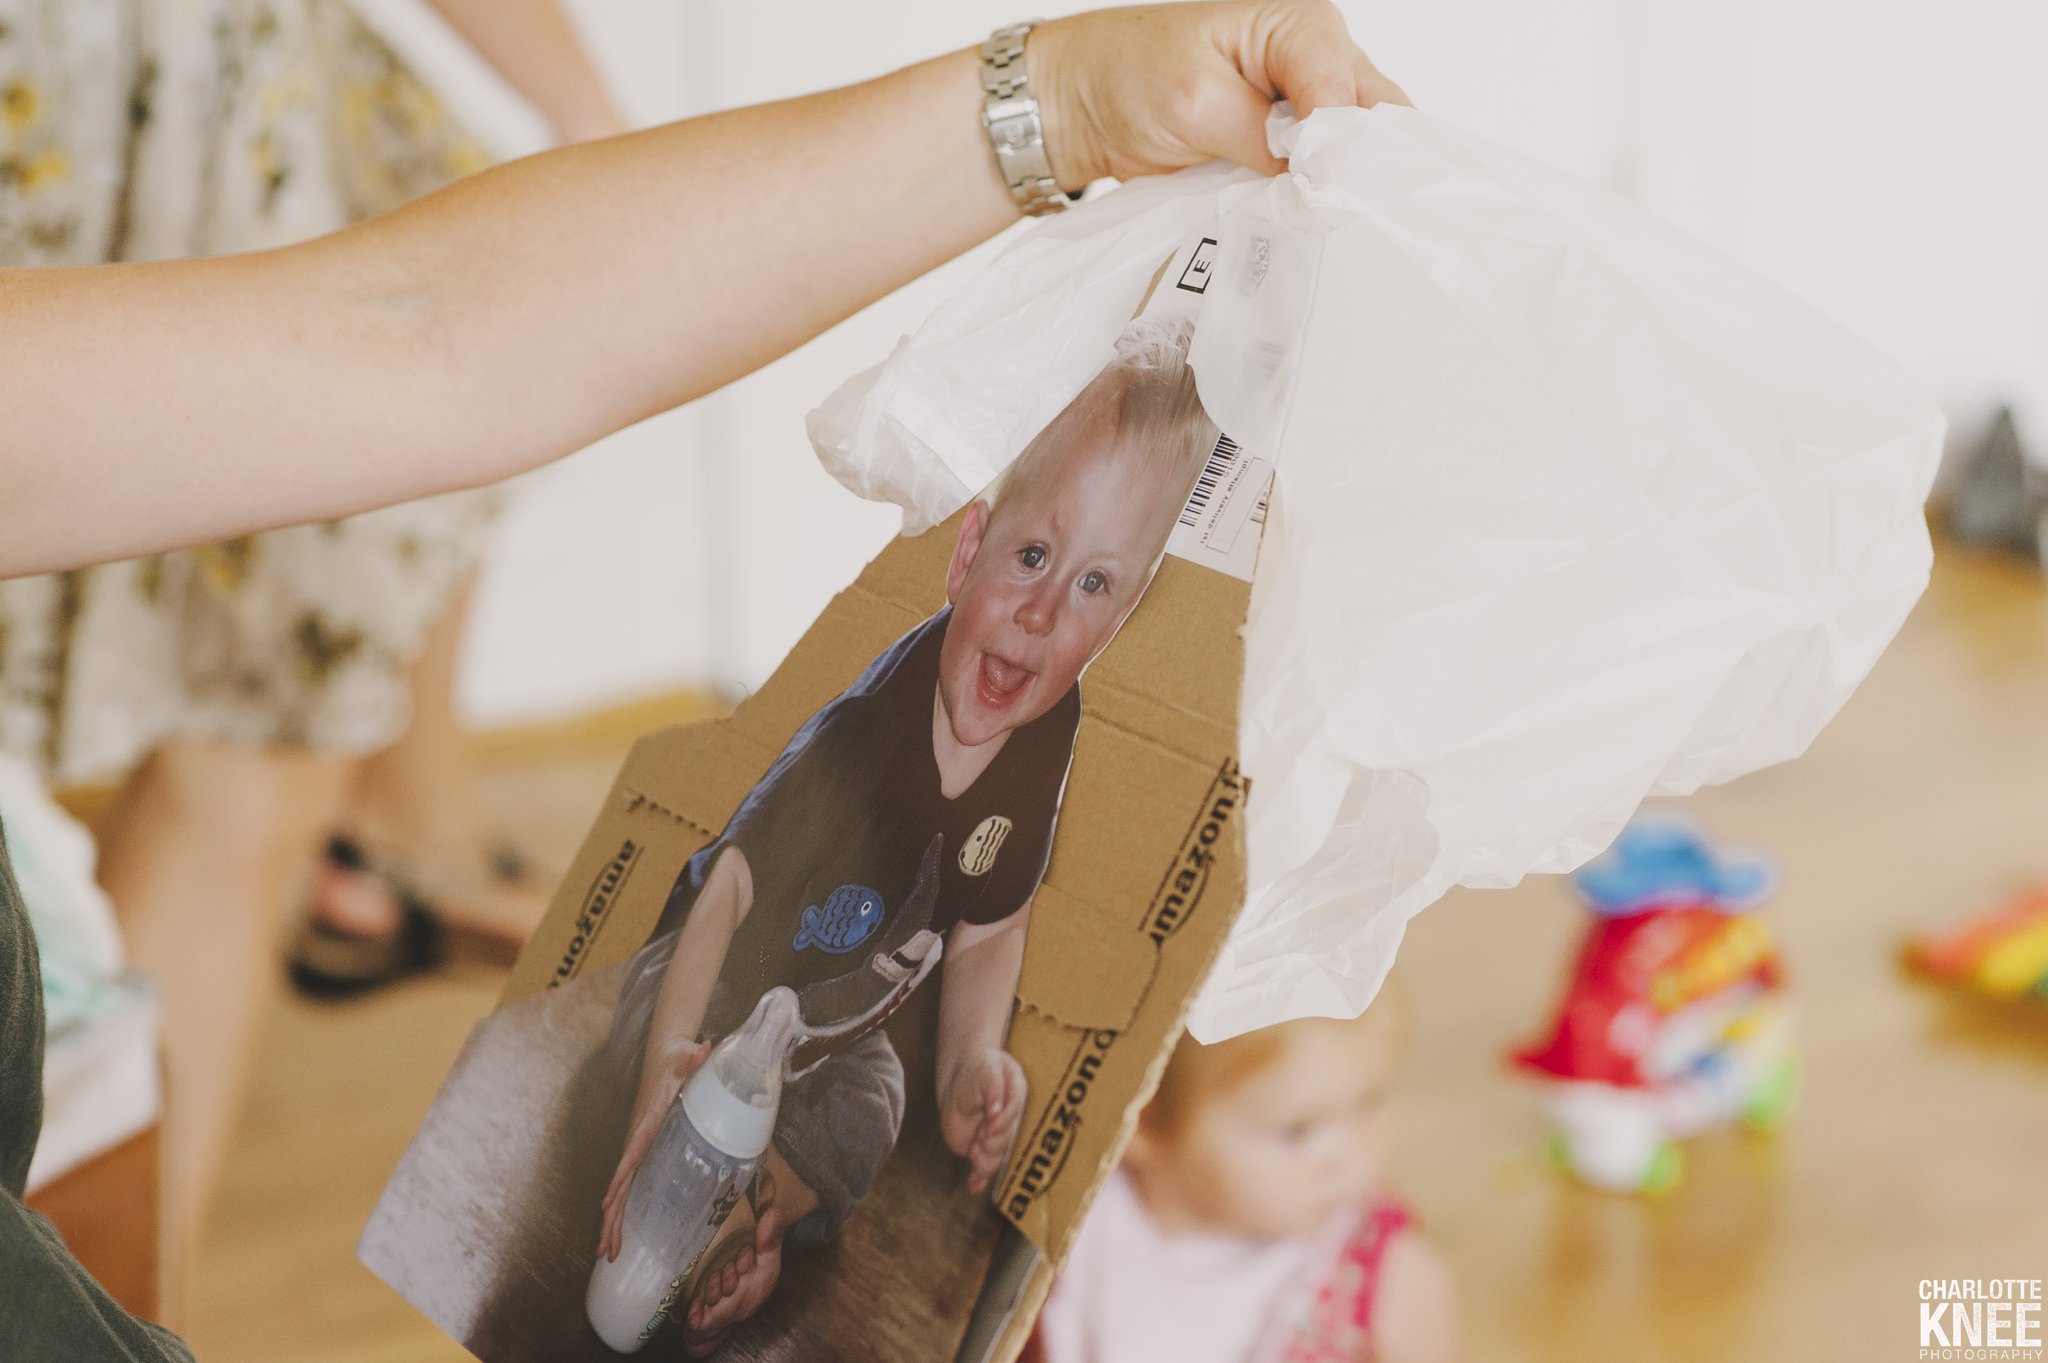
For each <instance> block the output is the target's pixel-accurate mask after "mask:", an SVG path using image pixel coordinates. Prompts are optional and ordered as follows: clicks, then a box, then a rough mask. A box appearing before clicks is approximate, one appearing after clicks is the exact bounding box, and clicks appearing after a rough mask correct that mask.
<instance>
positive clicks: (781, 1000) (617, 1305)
mask: <svg viewBox="0 0 2048 1363" xmlns="http://www.w3.org/2000/svg"><path fill="white" fill-rule="evenodd" d="M801 1022H802V1017H801V1015H800V1013H799V1012H798V1009H797V1001H796V994H795V993H794V992H793V991H791V990H789V989H786V988H782V987H780V986H778V987H777V988H774V989H771V990H769V991H768V992H767V993H765V994H763V995H762V996H761V1001H760V1002H759V1003H758V1004H756V1005H754V1015H753V1016H752V1017H750V1018H748V1019H747V1022H746V1025H745V1026H743V1027H741V1028H740V1029H739V1030H738V1031H737V1032H734V1033H733V1034H732V1035H731V1036H728V1037H727V1038H726V1039H725V1040H723V1041H721V1042H719V1043H718V1045H717V1046H716V1047H715V1048H714V1049H713V1050H712V1052H711V1056H710V1058H709V1059H708V1060H706V1061H705V1062H704V1064H703V1066H702V1067H701V1068H700V1069H698V1071H697V1072H696V1073H695V1074H693V1075H691V1076H690V1081H689V1082H688V1083H686V1084H684V1085H683V1091H682V1092H681V1093H680V1094H679V1095H677V1097H676V1101H675V1103H674V1105H673V1106H672V1107H670V1109H669V1113H668V1118H667V1120H666V1121H664V1122H663V1123H662V1127H661V1131H660V1132H659V1134H657V1135H656V1136H655V1138H654V1144H653V1145H652V1146H651V1147H650V1148H649V1149H648V1151H647V1158H646V1159H645V1160H643V1161H642V1162H641V1165H640V1169H639V1172H638V1173H637V1174H635V1176H634V1178H633V1190H632V1191H631V1192H630V1193H629V1194H627V1196H626V1213H625V1219H624V1222H623V1225H622V1226H621V1229H620V1245H619V1257H618V1258H617V1259H615V1260H606V1259H603V1258H600V1259H599V1260H598V1261H597V1267H596V1268H595V1269H593V1270H592V1271H591V1274H590V1290H589V1291H588V1292H587V1293H586V1294H585V1296H584V1311H585V1312H586V1313H587V1314H588V1315H589V1317H590V1324H591V1326H592V1328H594V1329H595V1330H596V1331H597V1333H598V1336H599V1337H600V1338H601V1339H603V1340H604V1342H605V1343H606V1344H609V1345H610V1346H611V1347H612V1348H614V1349H616V1350H618V1351H619V1352H620V1353H633V1352H635V1351H636V1350H638V1349H639V1348H640V1347H641V1346H642V1345H643V1344H645V1343H646V1342H647V1341H648V1340H650V1339H652V1338H653V1337H654V1332H655V1331H656V1330H658V1329H660V1328H661V1324H662V1322H663V1321H665V1320H667V1319H668V1317H669V1315H670V1313H671V1312H673V1311H676V1310H678V1309H680V1308H679V1306H678V1298H679V1297H680V1296H681V1295H682V1290H683V1285H684V1284H685V1283H686V1282H687V1281H688V1280H689V1277H690V1271H691V1270H692V1269H693V1268H695V1267H696V1266H697V1260H698V1259H699V1258H701V1257H703V1254H704V1251H705V1250H706V1249H707V1248H708V1247H709V1246H710V1244H711V1242H712V1240H713V1239H715V1238H716V1237H717V1235H718V1227H719V1225H720V1224H721V1223H722V1222H724V1220H725V1218H726V1214H727V1213H729V1212H730V1211H731V1210H732V1209H733V1205H734V1204H735V1203H737V1202H738V1201H739V1200H740V1197H741V1196H742V1195H743V1194H744V1193H745V1192H746V1189H747V1183H748V1181H749V1180H751V1179H752V1178H753V1176H754V1166H755V1165H756V1164H758V1163H759V1162H760V1159H761V1152H762V1151H764V1150H766V1149H767V1148H768V1139H769V1136H770V1135H771V1134H772V1133H773V1132H774V1130H775V1111H776V1108H777V1106H778V1105H779V1104H780V1103H781V1101H782V1076H783V1067H784V1062H785V1060H786V1058H787V1056H788V1054H789V1048H790V1044H791V1042H792V1041H793V1040H794V1039H795V1037H796V1033H797V1029H798V1027H799V1025H800V1024H801Z"/></svg>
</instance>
